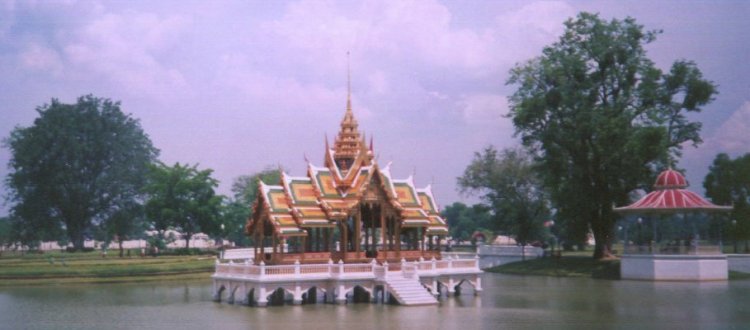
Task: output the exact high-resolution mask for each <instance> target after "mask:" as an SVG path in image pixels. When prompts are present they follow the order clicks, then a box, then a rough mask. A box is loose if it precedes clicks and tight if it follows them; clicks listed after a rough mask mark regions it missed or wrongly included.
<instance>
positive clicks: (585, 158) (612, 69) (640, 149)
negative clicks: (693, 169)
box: [508, 13, 716, 258]
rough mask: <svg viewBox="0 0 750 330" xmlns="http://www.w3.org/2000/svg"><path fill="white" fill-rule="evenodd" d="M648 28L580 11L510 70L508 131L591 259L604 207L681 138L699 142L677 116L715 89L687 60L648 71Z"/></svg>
mask: <svg viewBox="0 0 750 330" xmlns="http://www.w3.org/2000/svg"><path fill="white" fill-rule="evenodd" d="M657 34H658V31H644V29H643V26H641V25H639V24H637V23H636V21H635V20H634V19H632V18H626V19H624V20H618V19H613V20H611V21H605V20H602V19H601V18H599V17H598V16H597V15H594V14H589V13H580V14H579V15H578V16H577V17H576V18H575V19H570V20H568V21H566V22H565V32H564V33H563V35H562V36H561V37H560V39H559V40H558V41H557V42H555V43H553V44H552V45H549V46H547V47H545V48H544V49H543V51H542V55H541V56H539V57H537V58H534V59H532V60H530V61H528V62H526V63H522V64H519V65H517V66H516V67H514V68H513V69H512V70H511V72H510V78H509V80H508V84H510V85H515V86H517V90H516V91H515V93H513V95H512V96H511V97H510V98H509V100H510V108H511V109H510V113H509V116H510V117H511V118H512V120H513V123H514V125H515V127H516V134H517V135H519V136H520V137H521V138H522V141H523V143H524V145H525V146H527V147H528V148H529V150H531V152H532V153H533V154H534V155H535V156H536V158H537V159H538V161H539V163H540V166H539V169H540V173H541V174H542V178H543V182H544V185H545V186H546V187H547V188H548V190H549V191H550V193H551V198H552V200H553V202H554V206H555V207H556V209H557V210H558V213H557V217H558V219H559V220H560V221H559V222H562V223H563V224H564V225H565V226H566V227H567V229H575V231H576V232H577V236H579V237H585V231H587V230H588V229H589V228H590V229H591V231H592V232H593V234H594V238H595V240H596V246H595V249H594V257H595V258H601V257H607V256H609V255H610V250H611V243H612V241H613V238H614V235H613V234H614V233H613V230H614V223H615V220H616V215H615V214H614V213H613V212H612V206H613V205H623V204H625V203H627V202H629V194H630V193H631V192H633V191H634V190H635V189H637V188H639V187H645V186H646V185H647V184H648V183H650V182H651V178H652V177H653V173H654V172H655V171H656V170H658V169H660V168H664V167H666V166H670V165H674V162H675V161H676V159H677V158H678V157H679V156H680V150H681V146H682V145H683V144H684V143H686V142H691V143H693V144H698V143H700V142H701V138H700V136H699V131H700V128H701V125H700V123H697V122H690V121H689V120H688V119H687V117H686V112H698V111H701V107H702V106H704V105H705V104H707V103H709V102H710V101H711V100H712V99H713V96H714V95H715V93H716V88H715V86H714V84H713V83H712V82H710V81H707V80H705V79H704V78H703V77H702V74H701V72H700V70H699V69H698V68H697V67H696V65H695V64H694V63H692V62H689V61H684V60H680V61H676V62H674V63H673V64H672V67H671V69H670V70H669V71H668V72H662V70H660V69H659V68H657V67H656V66H655V65H654V63H653V62H652V61H651V60H650V59H649V58H648V57H647V54H646V51H645V49H644V46H645V45H647V44H649V43H651V42H653V41H654V40H656V36H657Z"/></svg>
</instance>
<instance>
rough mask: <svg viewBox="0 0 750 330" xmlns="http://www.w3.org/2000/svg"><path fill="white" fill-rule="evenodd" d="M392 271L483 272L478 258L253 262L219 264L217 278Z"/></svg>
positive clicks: (380, 274) (382, 275)
mask: <svg viewBox="0 0 750 330" xmlns="http://www.w3.org/2000/svg"><path fill="white" fill-rule="evenodd" d="M391 272H404V275H406V276H413V275H412V274H418V275H428V274H433V275H434V274H438V273H439V274H450V273H475V272H479V267H478V260H477V259H476V258H475V259H458V260H453V259H452V258H448V259H444V260H435V259H432V260H424V261H413V262H410V261H401V262H400V263H393V264H388V263H387V262H385V263H383V264H382V265H378V264H377V263H375V262H374V261H373V262H372V263H357V264H345V263H343V262H341V261H339V262H338V263H334V262H333V261H329V262H328V263H327V264H300V263H299V262H296V263H295V264H293V265H277V266H267V265H265V264H264V263H263V262H261V263H260V265H254V264H252V263H249V262H245V263H234V262H232V261H230V262H228V263H221V262H220V261H219V260H217V261H216V272H215V273H214V275H213V276H214V277H228V278H245V279H256V280H262V279H263V278H268V279H273V278H287V277H293V278H295V279H305V278H316V279H320V278H321V277H324V278H349V277H356V278H361V277H371V278H378V279H384V278H386V277H388V274H389V273H391Z"/></svg>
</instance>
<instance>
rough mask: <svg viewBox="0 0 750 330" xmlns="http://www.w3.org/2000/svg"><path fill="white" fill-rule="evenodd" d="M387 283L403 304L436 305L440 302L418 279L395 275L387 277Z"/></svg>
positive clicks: (389, 289) (390, 290)
mask: <svg viewBox="0 0 750 330" xmlns="http://www.w3.org/2000/svg"><path fill="white" fill-rule="evenodd" d="M386 284H387V287H388V291H389V292H391V294H393V296H394V297H395V298H396V300H397V301H398V302H399V303H400V304H402V305H407V306H413V305H434V304H437V303H438V301H437V299H435V297H433V296H432V295H431V294H430V293H429V291H427V289H425V288H424V287H423V286H422V284H421V283H419V280H418V279H415V278H404V277H393V278H388V279H386Z"/></svg>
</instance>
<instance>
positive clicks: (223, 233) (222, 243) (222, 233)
mask: <svg viewBox="0 0 750 330" xmlns="http://www.w3.org/2000/svg"><path fill="white" fill-rule="evenodd" d="M224 236H226V233H225V232H224V224H223V223H222V224H221V237H219V239H220V240H221V247H222V248H223V247H224Z"/></svg>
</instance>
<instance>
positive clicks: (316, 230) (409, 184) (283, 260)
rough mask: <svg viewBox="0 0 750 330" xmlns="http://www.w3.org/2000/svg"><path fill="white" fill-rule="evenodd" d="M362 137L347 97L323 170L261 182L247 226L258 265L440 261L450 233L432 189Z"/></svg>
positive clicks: (310, 169) (310, 166)
mask: <svg viewBox="0 0 750 330" xmlns="http://www.w3.org/2000/svg"><path fill="white" fill-rule="evenodd" d="M373 156H374V150H373V143H372V139H371V140H370V143H369V146H368V145H367V143H366V139H365V135H364V134H361V133H360V132H359V130H358V123H357V120H356V119H355V118H354V113H353V112H352V105H351V97H350V96H348V97H347V104H346V112H345V114H344V118H343V120H342V121H341V128H340V131H339V133H338V136H336V138H335V140H334V142H333V146H332V147H331V146H330V145H329V143H328V138H326V141H325V157H324V160H323V166H322V167H318V166H315V165H313V164H311V163H310V162H309V161H308V164H307V173H306V176H291V175H289V174H287V173H284V172H283V171H282V172H281V182H276V183H275V184H274V183H266V182H262V181H261V182H259V189H258V197H257V199H256V201H255V203H254V204H253V206H252V207H253V209H252V216H251V218H250V219H248V223H247V226H246V233H247V235H249V236H251V237H252V238H253V241H254V242H255V245H254V248H255V249H254V255H255V258H254V260H255V263H259V262H260V261H263V262H265V263H266V264H269V265H270V264H291V263H294V262H295V261H299V262H301V263H321V262H323V263H324V262H327V261H328V260H329V259H331V260H336V261H338V260H342V261H343V262H345V263H360V262H369V261H371V260H372V259H376V260H377V261H378V262H383V261H386V260H387V261H391V262H394V261H400V260H402V259H405V260H407V261H413V260H417V259H419V258H420V257H422V258H423V259H430V258H433V257H434V258H436V259H440V238H441V237H443V236H445V235H446V234H447V233H448V228H447V226H446V223H445V221H444V220H443V219H442V218H441V217H440V214H439V213H438V207H437V204H436V203H435V198H434V196H433V194H432V191H431V189H430V186H427V187H425V188H422V189H418V188H416V187H415V185H414V181H413V179H412V177H411V176H410V177H408V178H406V179H401V180H399V179H394V178H392V176H391V173H390V164H388V165H386V166H384V167H381V166H380V165H379V164H378V163H377V161H376V159H375V158H374V157H373Z"/></svg>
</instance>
